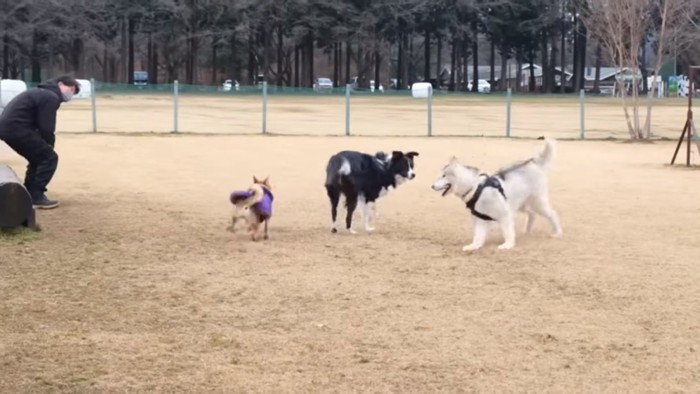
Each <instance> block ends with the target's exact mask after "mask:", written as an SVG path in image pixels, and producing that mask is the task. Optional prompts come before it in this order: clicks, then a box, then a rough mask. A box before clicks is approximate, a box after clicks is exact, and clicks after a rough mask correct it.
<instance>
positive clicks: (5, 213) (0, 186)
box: [0, 164, 36, 229]
mask: <svg viewBox="0 0 700 394" xmlns="http://www.w3.org/2000/svg"><path fill="white" fill-rule="evenodd" d="M19 226H25V227H29V228H31V229H36V215H35V212H34V206H33V204H32V197H31V195H30V194H29V191H27V189H26V188H25V187H24V185H23V184H22V182H20V180H19V178H18V177H17V174H15V172H14V171H13V170H12V168H10V166H8V165H6V164H0V228H13V227H19Z"/></svg>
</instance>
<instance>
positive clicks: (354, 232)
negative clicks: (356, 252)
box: [348, 228, 357, 234]
mask: <svg viewBox="0 0 700 394" xmlns="http://www.w3.org/2000/svg"><path fill="white" fill-rule="evenodd" d="M348 232H349V233H350V234H357V231H355V230H354V229H352V228H349V229H348Z"/></svg>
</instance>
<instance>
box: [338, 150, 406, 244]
mask: <svg viewBox="0 0 700 394" xmlns="http://www.w3.org/2000/svg"><path fill="white" fill-rule="evenodd" d="M416 156H418V152H406V153H403V152H401V151H393V152H392V154H391V156H389V155H387V154H386V153H385V152H377V153H376V154H375V155H369V154H366V153H361V152H356V151H348V150H346V151H341V152H338V153H336V154H335V155H333V156H331V158H330V159H329V160H328V165H327V166H326V191H327V192H328V198H329V199H330V200H331V217H332V219H333V227H332V228H331V232H333V233H337V232H338V220H337V217H338V202H339V201H340V195H341V194H343V195H344V196H345V206H346V208H347V216H346V217H345V226H346V228H347V230H348V231H349V232H350V233H352V234H355V233H356V232H355V231H354V230H353V228H352V214H353V212H355V208H356V207H357V204H358V202H359V203H360V204H361V211H360V212H361V214H362V222H363V224H364V226H365V230H366V231H368V232H369V231H372V230H374V228H373V227H372V224H371V222H372V219H373V217H372V215H373V214H374V213H375V207H374V204H375V201H376V200H377V199H378V198H379V197H381V196H383V195H385V194H386V193H387V192H388V191H389V188H391V187H394V188H396V187H397V186H398V185H400V184H402V183H404V182H406V181H407V180H410V179H413V178H415V177H416V174H415V172H413V158H414V157H416Z"/></svg>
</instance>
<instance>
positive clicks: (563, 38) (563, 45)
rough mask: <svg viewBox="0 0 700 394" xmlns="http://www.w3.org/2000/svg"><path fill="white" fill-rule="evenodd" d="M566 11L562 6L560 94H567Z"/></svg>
mask: <svg viewBox="0 0 700 394" xmlns="http://www.w3.org/2000/svg"><path fill="white" fill-rule="evenodd" d="M564 11H565V5H563V6H562V11H561V13H562V16H561V18H562V21H561V43H560V44H561V45H560V46H561V61H560V63H559V64H560V66H561V75H560V77H559V82H560V83H561V86H560V87H559V91H560V93H565V92H566V84H567V82H566V26H565V25H564V15H565V13H564Z"/></svg>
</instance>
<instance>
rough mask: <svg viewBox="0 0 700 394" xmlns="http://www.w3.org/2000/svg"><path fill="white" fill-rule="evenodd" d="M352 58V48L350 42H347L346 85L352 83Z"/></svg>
mask: <svg viewBox="0 0 700 394" xmlns="http://www.w3.org/2000/svg"><path fill="white" fill-rule="evenodd" d="M351 58H352V48H351V47H350V41H345V83H346V84H348V83H350V78H351V75H350V60H351Z"/></svg>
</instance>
